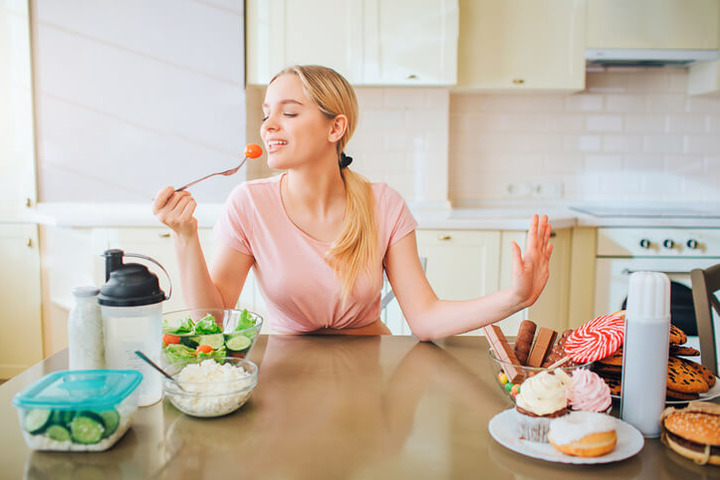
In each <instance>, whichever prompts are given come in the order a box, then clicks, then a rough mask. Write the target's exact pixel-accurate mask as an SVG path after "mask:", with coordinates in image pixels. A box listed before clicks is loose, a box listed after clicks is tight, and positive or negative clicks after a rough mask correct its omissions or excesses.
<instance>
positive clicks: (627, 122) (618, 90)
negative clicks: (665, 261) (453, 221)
mask: <svg viewBox="0 0 720 480" xmlns="http://www.w3.org/2000/svg"><path fill="white" fill-rule="evenodd" d="M586 85H587V88H586V90H585V91H584V92H582V93H576V94H570V95H565V96H558V95H554V94H549V95H533V96H526V95H489V94H481V93H467V92H463V93H453V94H452V95H451V98H450V132H449V137H450V141H449V143H450V151H449V160H448V161H449V169H450V200H451V202H452V203H453V204H454V205H456V206H473V205H478V204H482V203H483V202H487V201H499V200H507V199H508V196H507V192H506V191H505V190H504V189H503V188H501V187H498V186H502V185H506V184H508V183H518V182H539V181H541V180H540V179H544V178H546V177H547V176H548V174H551V175H552V174H553V173H557V174H559V175H560V176H561V180H562V182H563V196H562V197H561V198H558V199H557V200H565V201H570V202H572V201H579V200H584V201H593V200H595V201H603V200H615V201H617V200H638V201H660V200H677V199H681V200H684V201H705V202H717V201H720V160H719V158H720V135H718V133H720V98H719V97H717V96H702V97H688V96H687V95H686V93H685V92H686V88H687V70H686V69H681V68H647V69H642V68H633V69H611V70H610V71H605V72H588V75H587V84H586ZM558 105H560V106H562V108H560V109H559V111H558V108H557V106H558ZM512 119H519V120H517V121H516V122H513V121H511V120H512ZM538 132H540V133H538ZM556 138H560V139H561V140H560V141H556V140H555V139H556ZM530 152H533V153H534V154H535V155H538V156H541V157H543V158H545V161H543V162H537V161H535V160H534V158H532V157H529V156H528V154H529V153H530ZM512 158H515V159H517V160H518V162H519V163H518V162H514V161H512V160H511V159H512ZM515 200H521V199H518V198H515Z"/></svg>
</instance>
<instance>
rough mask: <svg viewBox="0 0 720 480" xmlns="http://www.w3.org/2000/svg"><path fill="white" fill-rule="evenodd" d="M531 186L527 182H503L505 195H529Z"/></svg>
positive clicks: (531, 189) (515, 196) (514, 196)
mask: <svg viewBox="0 0 720 480" xmlns="http://www.w3.org/2000/svg"><path fill="white" fill-rule="evenodd" d="M532 192H533V186H532V185H531V184H529V183H527V182H509V183H506V184H505V195H506V196H508V197H513V198H520V197H529V196H530V195H532Z"/></svg>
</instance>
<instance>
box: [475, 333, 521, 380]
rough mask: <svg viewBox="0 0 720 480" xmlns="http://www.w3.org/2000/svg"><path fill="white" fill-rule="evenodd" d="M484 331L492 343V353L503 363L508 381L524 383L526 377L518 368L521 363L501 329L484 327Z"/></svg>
mask: <svg viewBox="0 0 720 480" xmlns="http://www.w3.org/2000/svg"><path fill="white" fill-rule="evenodd" d="M483 331H484V332H485V337H486V338H487V340H488V342H489V343H490V348H492V351H493V353H494V354H495V358H497V359H498V360H500V361H501V362H503V365H502V369H503V370H504V371H505V373H506V374H507V378H508V380H509V381H510V382H512V383H517V382H522V380H523V378H524V375H523V373H522V372H521V371H520V369H519V368H517V365H520V362H518V359H517V357H516V356H515V352H514V351H513V349H512V348H510V345H509V344H508V342H507V339H506V338H505V335H504V334H503V332H502V330H501V329H500V327H498V326H497V325H490V326H489V327H484V328H483Z"/></svg>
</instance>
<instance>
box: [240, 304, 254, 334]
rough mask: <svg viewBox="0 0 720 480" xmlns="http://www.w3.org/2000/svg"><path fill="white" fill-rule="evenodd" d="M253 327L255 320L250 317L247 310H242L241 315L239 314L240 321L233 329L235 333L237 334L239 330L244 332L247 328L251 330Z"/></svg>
mask: <svg viewBox="0 0 720 480" xmlns="http://www.w3.org/2000/svg"><path fill="white" fill-rule="evenodd" d="M254 326H255V319H253V318H252V315H250V312H248V309H247V308H244V309H243V311H242V313H241V314H240V320H238V324H237V326H236V327H235V331H236V332H239V331H240V330H246V329H248V328H252V327H254Z"/></svg>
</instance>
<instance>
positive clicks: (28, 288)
mask: <svg viewBox="0 0 720 480" xmlns="http://www.w3.org/2000/svg"><path fill="white" fill-rule="evenodd" d="M0 262H2V268H0V304H1V305H2V308H3V314H2V331H3V335H2V336H0V379H5V378H11V377H13V376H14V375H17V374H18V373H20V372H22V371H23V370H25V369H27V368H28V367H30V366H32V365H34V364H35V363H37V362H39V361H41V360H42V359H43V348H42V325H41V320H40V312H41V310H40V304H41V299H40V253H39V252H38V235H37V226H36V225H28V224H0Z"/></svg>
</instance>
